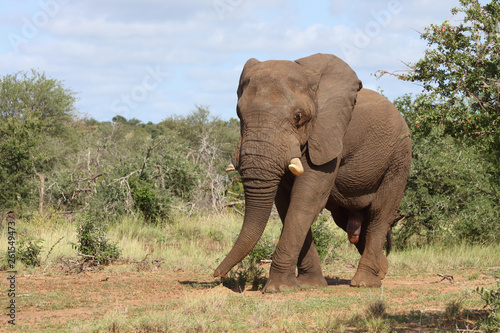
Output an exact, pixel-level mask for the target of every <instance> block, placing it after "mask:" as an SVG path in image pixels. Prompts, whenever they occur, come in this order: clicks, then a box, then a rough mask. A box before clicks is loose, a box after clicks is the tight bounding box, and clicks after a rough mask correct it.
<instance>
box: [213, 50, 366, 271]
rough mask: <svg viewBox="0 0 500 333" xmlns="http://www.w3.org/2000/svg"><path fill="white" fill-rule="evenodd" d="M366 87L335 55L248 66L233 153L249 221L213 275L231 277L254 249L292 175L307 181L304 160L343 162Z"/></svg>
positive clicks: (240, 90)
mask: <svg viewBox="0 0 500 333" xmlns="http://www.w3.org/2000/svg"><path fill="white" fill-rule="evenodd" d="M361 86H362V85H361V81H360V80H359V79H358V77H357V76H356V74H355V73H354V71H353V70H352V69H351V68H350V67H349V66H348V65H347V64H346V63H345V62H343V61H342V60H341V59H339V58H338V57H336V56H333V55H327V54H315V55H312V56H309V57H306V58H302V59H299V60H296V61H274V60H271V61H265V62H260V61H258V60H257V59H250V60H248V61H247V63H246V64H245V66H244V68H243V72H242V74H241V77H240V82H239V87H238V104H237V113H238V117H239V118H240V121H241V139H240V142H239V143H238V147H237V150H236V152H235V154H234V156H233V164H234V167H235V168H236V169H237V170H238V171H239V173H240V174H241V177H242V181H243V185H244V188H245V204H246V209H245V218H244V222H243V226H242V230H241V232H240V235H239V237H238V239H237V240H236V242H235V244H234V246H233V248H232V250H231V251H230V253H229V254H228V255H227V257H226V258H225V259H224V260H223V262H222V263H221V264H220V265H219V267H218V268H217V269H216V270H215V273H214V276H222V277H224V276H225V275H226V274H227V272H228V271H229V270H230V269H231V268H232V267H233V266H234V265H236V264H237V263H238V262H239V261H241V260H242V259H243V258H244V257H245V256H246V255H247V254H248V253H249V252H250V251H251V250H252V248H253V247H254V246H255V244H256V243H257V241H258V240H259V238H260V237H261V235H262V233H263V231H264V229H265V226H266V224H267V220H268V218H269V215H270V212H271V209H272V205H273V201H274V197H275V196H276V192H277V189H278V185H279V183H280V180H281V178H282V177H283V176H284V175H285V173H287V172H289V171H291V172H292V173H293V174H294V175H296V176H300V175H301V174H302V173H303V172H304V168H303V166H302V164H301V159H302V162H304V161H307V163H311V164H312V165H316V166H320V165H324V164H326V163H328V162H330V161H333V160H334V159H335V158H337V157H339V155H340V154H341V152H342V143H343V137H344V134H345V132H346V130H347V126H348V124H349V121H350V119H351V113H352V110H353V108H354V105H355V102H356V95H357V92H358V91H359V90H360V89H361Z"/></svg>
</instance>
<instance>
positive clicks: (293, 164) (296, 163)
mask: <svg viewBox="0 0 500 333" xmlns="http://www.w3.org/2000/svg"><path fill="white" fill-rule="evenodd" d="M288 169H290V171H291V172H292V173H293V174H294V175H295V176H300V175H301V174H303V173H304V167H303V166H302V163H301V162H300V159H299V158H297V157H295V158H292V160H291V161H290V164H289V165H288Z"/></svg>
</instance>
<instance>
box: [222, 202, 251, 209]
mask: <svg viewBox="0 0 500 333" xmlns="http://www.w3.org/2000/svg"><path fill="white" fill-rule="evenodd" d="M244 203H245V200H238V201H233V202H228V203H225V204H223V205H222V207H221V208H226V207H230V206H236V205H243V204H244Z"/></svg>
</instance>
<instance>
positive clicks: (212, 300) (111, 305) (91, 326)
mask: <svg viewBox="0 0 500 333" xmlns="http://www.w3.org/2000/svg"><path fill="white" fill-rule="evenodd" d="M241 222H242V218H241V217H240V216H237V215H233V214H213V215H203V216H192V217H183V216H178V217H177V218H175V217H174V222H173V223H171V224H164V225H158V226H155V225H150V224H147V223H145V222H144V221H142V220H140V219H136V218H133V217H127V218H124V219H123V220H121V221H118V222H115V223H111V224H110V227H109V230H108V233H107V236H108V237H109V239H111V240H112V241H114V242H117V243H118V246H119V247H120V249H121V250H122V258H121V260H120V263H121V264H119V265H118V264H116V265H111V266H108V267H103V268H102V270H101V271H96V272H89V273H86V274H80V275H78V274H76V273H74V272H70V273H71V274H70V275H66V273H61V271H60V268H61V264H60V262H59V258H75V257H76V253H75V250H74V249H73V248H72V246H71V244H70V243H71V242H75V241H76V228H75V225H74V224H73V223H69V222H65V221H63V220H60V219H54V218H52V219H50V218H44V217H40V216H39V217H37V219H36V220H35V221H34V222H33V221H31V222H30V224H28V223H27V221H17V225H16V228H17V229H18V231H19V232H20V233H21V232H22V233H23V234H29V235H31V236H36V237H39V238H41V239H43V240H44V242H43V243H42V245H43V249H42V253H41V259H42V265H41V267H37V268H29V269H28V268H25V267H24V266H23V265H22V264H18V267H17V269H18V271H19V272H20V273H19V274H25V275H27V276H28V277H27V278H26V281H24V282H23V284H22V285H23V286H24V287H23V288H28V287H29V286H31V284H33V286H35V285H37V282H36V280H33V281H31V280H30V276H34V277H39V278H40V279H42V280H44V279H50V281H53V282H50V286H51V287H50V288H49V287H47V288H45V287H43V283H44V282H43V281H40V282H38V283H39V287H38V289H37V288H35V287H33V288H34V289H33V291H29V292H27V291H26V292H24V293H25V294H26V295H29V296H26V297H25V298H20V300H19V304H20V307H21V309H23V311H27V312H28V313H29V312H30V311H31V312H32V313H35V314H36V313H37V312H42V313H44V311H49V312H50V311H64V310H67V311H69V313H70V314H69V315H70V316H71V313H72V312H71V311H76V310H78V309H86V308H92V309H93V310H92V311H94V312H96V314H95V315H92V316H90V317H87V318H79V316H78V315H77V316H76V317H75V318H74V319H73V320H72V321H71V322H68V321H62V323H61V321H54V320H50V319H46V321H39V322H38V323H36V324H34V323H30V324H27V323H24V325H22V326H20V327H18V330H17V331H19V332H21V331H22V332H30V331H33V332H39V331H40V332H51V331H67V332H240V331H243V332H245V331H246V332H263V331H266V332H344V331H346V332H347V331H349V332H353V331H355V332H365V331H368V332H392V331H396V332H398V331H400V332H404V331H407V330H408V329H413V330H415V329H420V328H423V329H424V330H430V331H435V330H445V331H446V330H454V329H456V328H457V327H461V328H466V327H474V325H476V327H477V321H478V318H479V317H478V316H484V313H483V312H481V313H478V312H477V311H475V310H474V309H480V308H482V305H483V304H482V303H481V300H480V299H479V297H477V295H475V294H474V293H473V292H472V290H473V289H474V288H475V286H477V285H484V283H493V281H494V276H495V274H496V275H497V276H498V274H500V245H489V246H472V245H468V244H457V245H455V246H450V247H444V246H439V245H433V246H429V247H426V248H422V249H412V250H405V251H393V252H392V253H391V255H390V256H389V261H390V268H389V274H388V276H387V278H386V280H384V288H379V289H357V288H349V287H348V286H347V285H345V284H341V285H338V286H329V287H327V288H322V289H320V290H317V289H314V288H313V289H306V290H301V291H289V292H283V293H278V294H270V295H262V294H261V293H260V292H258V291H246V292H245V293H242V294H240V293H234V292H232V291H230V290H229V289H228V288H225V287H223V286H222V285H220V281H218V280H214V279H212V278H211V274H212V272H213V269H214V267H216V265H217V264H218V263H219V262H220V260H222V259H223V257H224V255H225V254H226V253H227V252H228V251H229V250H230V248H231V246H232V244H233V242H234V239H235V237H236V236H237V234H238V233H239V231H240V228H241ZM331 224H332V225H331V227H332V228H334V230H336V233H335V237H334V238H335V242H336V243H338V244H339V246H338V247H337V248H336V249H334V251H332V253H331V256H330V258H328V260H326V261H325V264H324V267H323V268H324V274H325V275H326V276H328V277H330V278H331V280H333V281H337V280H335V279H334V278H335V277H338V278H339V279H340V280H338V281H342V280H345V279H349V278H350V277H351V276H352V274H354V271H355V267H356V265H357V261H358V260H359V254H358V253H357V251H356V250H355V248H354V247H353V246H352V245H350V244H349V243H348V241H347V237H345V234H344V233H343V232H341V231H340V230H338V228H336V227H335V226H334V224H333V222H332V223H331ZM280 227H281V223H280V222H278V221H271V222H270V223H269V225H268V228H267V229H266V231H265V236H266V237H267V238H269V239H272V238H278V237H279V233H280ZM6 248H7V233H6V230H5V229H4V230H3V231H2V233H1V234H0V251H1V249H6ZM0 255H1V253H0ZM265 271H267V268H265ZM176 272H182V273H179V274H183V275H182V276H183V279H186V280H187V281H183V280H181V279H182V278H181V277H177V275H176V274H177V273H176ZM437 273H442V274H449V275H453V276H455V279H456V281H454V282H455V284H450V283H449V282H448V281H447V280H445V281H442V282H439V277H438V276H436V274H437ZM155 274H159V275H155ZM169 274H170V275H172V274H173V275H174V277H173V278H167V275H169ZM94 275H96V277H95V280H92V279H93V278H92V276H94ZM200 276H201V278H200ZM196 277H198V278H196ZM89 279H90V280H89ZM108 279H109V282H106V281H108ZM457 279H458V280H459V281H457ZM66 280H68V281H69V282H66ZM191 280H192V281H191ZM56 281H59V282H56ZM60 281H62V282H64V283H67V285H68V286H71V287H70V289H68V288H67V287H66V288H63V287H61V288H60V289H57V288H58V283H61V282H60ZM93 281H95V282H93ZM103 281H104V282H103ZM138 281H139V282H138ZM30 283H31V284H30ZM75 283H77V284H75ZM138 283H139V284H140V283H143V285H138ZM39 288H42V290H40V291H39ZM51 288H53V289H51ZM78 288H82V289H78ZM169 288H172V289H173V290H175V293H173V294H172V293H166V294H162V292H163V290H168V289H169ZM45 289H47V290H45ZM87 292H90V293H91V295H93V296H92V297H94V298H92V299H91V301H89V298H88V297H87V296H85V295H86V293H87ZM179 292H180V293H181V294H179ZM22 293H23V292H21V294H22ZM146 293H148V296H144V297H143V298H140V299H139V301H134V299H135V298H134V297H140V296H141V295H145V294H146ZM157 295H159V296H157ZM169 295H174V297H172V296H169ZM96 297H97V298H96ZM6 301H7V299H6V295H4V294H3V295H0V304H5V302H6ZM78 311H80V310H78ZM21 313H22V312H21ZM51 316H52V317H54V316H55V317H57V312H55V315H54V312H50V313H49V314H48V315H47V316H44V317H46V318H51Z"/></svg>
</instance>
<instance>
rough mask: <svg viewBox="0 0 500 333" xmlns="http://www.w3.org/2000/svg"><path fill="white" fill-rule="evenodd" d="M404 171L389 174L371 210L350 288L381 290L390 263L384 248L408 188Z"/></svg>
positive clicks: (394, 171) (380, 187)
mask: <svg viewBox="0 0 500 333" xmlns="http://www.w3.org/2000/svg"><path fill="white" fill-rule="evenodd" d="M404 169H405V168H400V170H397V168H396V167H394V168H393V172H391V170H389V172H388V173H387V174H386V177H385V178H384V179H383V180H382V183H381V184H380V186H379V189H378V191H377V195H376V197H375V200H374V201H373V202H372V204H371V206H370V207H369V209H368V214H367V227H366V235H365V239H366V240H365V247H364V251H363V253H362V256H361V259H360V261H359V266H358V270H357V271H356V274H355V275H354V277H353V279H352V280H351V286H356V287H359V286H366V287H380V286H381V285H382V282H381V279H383V278H384V277H385V275H386V274H387V270H388V267H389V263H388V261H387V257H386V256H385V254H384V244H385V242H386V238H387V234H388V232H389V231H390V228H391V225H392V223H393V222H394V220H395V218H396V215H397V212H398V209H399V206H400V205H401V198H402V197H403V192H404V189H405V184H406V177H407V174H408V173H407V170H406V175H405V170H404Z"/></svg>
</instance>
